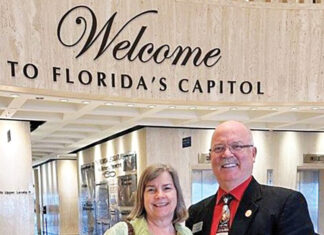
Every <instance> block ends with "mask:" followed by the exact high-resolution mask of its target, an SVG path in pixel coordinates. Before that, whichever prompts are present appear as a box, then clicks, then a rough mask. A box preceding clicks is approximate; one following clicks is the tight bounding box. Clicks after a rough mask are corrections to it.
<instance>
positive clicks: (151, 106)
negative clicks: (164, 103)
mask: <svg viewBox="0 0 324 235" xmlns="http://www.w3.org/2000/svg"><path fill="white" fill-rule="evenodd" d="M147 107H149V108H150V109H153V108H155V105H149V106H147Z"/></svg>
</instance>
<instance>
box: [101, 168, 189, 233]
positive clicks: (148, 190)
mask: <svg viewBox="0 0 324 235" xmlns="http://www.w3.org/2000/svg"><path fill="white" fill-rule="evenodd" d="M187 217H188V213H187V210H186V207H185V203H184V200H183V196H182V191H181V188H180V183H179V178H178V174H177V173H176V171H175V170H174V169H173V168H172V167H170V166H168V165H164V164H157V165H151V166H149V167H147V168H146V169H145V170H144V171H143V173H142V175H141V177H140V180H139V182H138V186H137V194H136V201H135V207H134V209H133V210H132V212H131V213H130V215H129V217H128V219H129V221H130V223H129V224H131V226H130V229H133V230H134V232H135V235H159V234H163V235H190V234H192V233H191V231H190V230H189V229H188V228H187V227H185V226H184V225H181V224H180V222H183V221H184V220H185V219H186V218H187ZM129 224H128V225H127V223H126V222H119V223H117V224H116V225H114V226H113V227H112V228H110V229H109V230H107V231H106V232H105V234H104V235H127V234H128V230H129V227H128V226H129Z"/></svg>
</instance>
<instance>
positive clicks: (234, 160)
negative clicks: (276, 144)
mask: <svg viewBox="0 0 324 235" xmlns="http://www.w3.org/2000/svg"><path fill="white" fill-rule="evenodd" d="M256 153H257V149H256V147H254V145H253V137H252V133H251V131H250V130H249V129H248V128H247V127H246V126H245V125H243V124H242V123H240V122H236V121H228V122H224V123H222V124H221V125H219V126H218V127H217V128H216V129H215V132H214V134H213V136H212V141H211V150H210V154H211V164H212V168H213V173H214V175H215V176H216V178H217V180H218V183H219V189H218V191H217V193H216V195H213V196H211V197H209V198H206V199H204V200H202V201H200V202H199V203H197V204H195V205H192V206H191V207H190V208H189V218H188V220H187V221H186V226H188V227H189V228H190V229H191V230H192V232H193V234H194V235H215V234H229V235H243V234H251V235H254V234H262V235H265V234H273V235H292V234H294V235H297V234H298V235H299V234H300V235H310V234H314V230H313V225H312V222H311V220H310V216H309V212H308V209H307V203H306V201H305V198H304V197H303V195H302V194H301V193H299V192H296V191H293V190H290V189H285V188H280V187H271V186H266V185H260V184H259V183H258V182H257V181H256V180H255V179H254V178H253V177H252V170H253V163H254V161H255V157H256Z"/></svg>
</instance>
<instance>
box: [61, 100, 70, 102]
mask: <svg viewBox="0 0 324 235" xmlns="http://www.w3.org/2000/svg"><path fill="white" fill-rule="evenodd" d="M60 101H61V102H69V100H68V99H60Z"/></svg>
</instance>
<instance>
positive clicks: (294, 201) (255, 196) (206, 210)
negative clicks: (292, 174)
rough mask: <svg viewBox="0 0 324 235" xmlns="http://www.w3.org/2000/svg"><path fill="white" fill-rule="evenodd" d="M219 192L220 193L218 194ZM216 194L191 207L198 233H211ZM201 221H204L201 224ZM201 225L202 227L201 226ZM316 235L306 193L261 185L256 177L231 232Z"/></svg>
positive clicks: (189, 224)
mask: <svg viewBox="0 0 324 235" xmlns="http://www.w3.org/2000/svg"><path fill="white" fill-rule="evenodd" d="M216 195H217V194H216ZM216 195H213V196H211V197H208V198H206V199H204V200H202V201H200V202H198V203H197V204H194V205H192V206H190V208H189V218H188V220H187V221H186V226H187V227H188V228H190V229H192V227H193V226H194V225H195V224H196V226H194V227H195V228H196V230H197V228H198V230H200V228H202V230H201V231H198V232H196V233H194V235H209V234H210V229H211V224H212V219H213V211H214V207H215V203H216ZM199 222H203V223H202V227H201V223H200V224H199ZM197 225H199V226H197ZM243 234H246V235H247V234H250V235H257V234H260V235H261V234H262V235H268V234H269V235H270V234H273V235H293V234H294V235H297V234H298V235H312V234H315V233H314V229H313V224H312V222H311V219H310V216H309V212H308V209H307V203H306V200H305V198H304V196H303V195H302V194H301V193H299V192H296V191H293V190H290V189H285V188H280V187H271V186H266V185H260V184H259V183H258V182H257V181H256V180H255V179H254V178H252V180H251V182H250V184H249V185H248V187H247V189H246V191H245V193H244V194H243V197H242V199H241V202H240V204H239V207H238V209H237V212H236V214H235V217H234V220H233V222H232V226H231V229H230V232H229V235H243Z"/></svg>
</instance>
